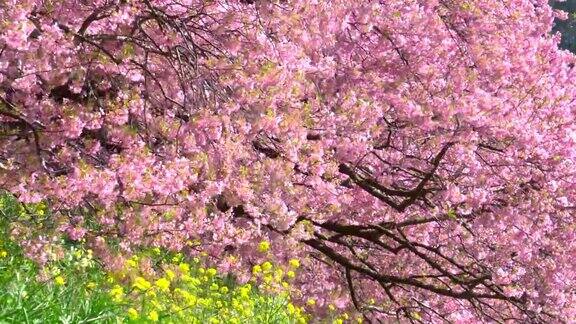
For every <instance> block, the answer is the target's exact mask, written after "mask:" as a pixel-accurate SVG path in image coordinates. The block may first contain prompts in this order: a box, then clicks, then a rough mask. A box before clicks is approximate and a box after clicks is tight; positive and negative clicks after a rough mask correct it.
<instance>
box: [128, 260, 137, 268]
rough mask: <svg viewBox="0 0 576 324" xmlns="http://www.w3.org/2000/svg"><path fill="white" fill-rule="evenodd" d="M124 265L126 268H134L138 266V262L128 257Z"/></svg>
mask: <svg viewBox="0 0 576 324" xmlns="http://www.w3.org/2000/svg"><path fill="white" fill-rule="evenodd" d="M126 266H127V267H128V268H136V267H137V266H138V262H136V261H134V260H132V259H129V260H126Z"/></svg>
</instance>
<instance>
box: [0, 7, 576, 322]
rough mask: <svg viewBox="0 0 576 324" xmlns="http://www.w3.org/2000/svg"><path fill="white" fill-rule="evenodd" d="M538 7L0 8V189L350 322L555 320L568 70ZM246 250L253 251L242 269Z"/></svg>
mask: <svg viewBox="0 0 576 324" xmlns="http://www.w3.org/2000/svg"><path fill="white" fill-rule="evenodd" d="M558 15H561V14H560V13H558V12H555V11H553V10H552V8H551V7H550V6H549V4H548V1H546V0H502V1H494V0H475V1H462V0H390V1H343V0H334V1H323V0H317V1H309V0H305V1H304V0H283V1H268V0H253V1H242V0H241V1H235V0H213V1H203V0H142V1H131V0H95V1H73V0H58V1H40V0H25V1H22V0H8V1H2V2H0V24H1V26H2V28H0V162H1V164H0V167H1V171H0V187H2V188H4V189H7V190H8V191H10V192H12V193H13V194H15V195H16V196H17V197H18V199H19V200H20V201H22V202H24V203H32V204H33V203H40V202H41V201H43V202H44V203H46V204H48V205H49V207H50V209H51V210H52V213H50V214H46V215H38V216H37V217H33V218H30V219H22V220H21V221H20V222H17V223H15V224H13V235H15V236H16V237H18V238H19V239H20V240H21V242H22V245H23V246H24V247H25V249H26V251H27V252H28V254H29V255H31V256H34V257H35V258H36V259H37V260H38V261H39V262H43V261H46V260H47V259H48V258H50V257H51V255H50V253H49V251H50V250H49V246H50V245H51V244H53V241H52V237H53V236H56V235H59V234H61V233H63V234H65V235H67V236H68V238H69V239H70V240H85V241H86V242H87V244H90V245H91V246H92V247H93V249H94V253H95V257H97V258H99V260H101V261H102V262H103V263H104V264H106V265H107V266H108V267H110V268H111V269H113V268H114V267H117V266H118V265H119V264H121V262H122V261H123V259H122V254H123V253H127V252H129V251H131V250H132V249H135V248H137V247H139V246H152V247H153V246H162V247H166V248H169V249H172V250H179V251H183V252H184V253H187V254H189V255H195V254H199V253H207V254H208V255H209V256H210V258H211V260H212V262H213V263H214V266H217V267H218V269H219V270H220V271H225V272H227V271H230V272H232V273H234V274H235V275H236V276H238V278H239V280H241V281H242V280H247V278H248V274H249V273H250V271H251V268H252V266H253V265H254V264H258V263H261V262H262V260H264V259H270V258H272V260H273V261H274V262H276V263H286V262H288V260H291V259H298V260H301V261H300V263H301V269H304V270H306V271H302V275H301V276H299V277H297V278H295V279H294V282H293V291H292V292H291V296H292V298H293V299H294V300H300V301H302V302H305V301H306V300H309V299H312V300H314V301H315V302H314V303H311V304H312V305H311V308H312V310H313V311H314V312H315V314H317V315H318V316H322V314H323V312H325V311H326V310H327V308H328V307H329V305H334V306H335V307H337V308H340V309H356V310H357V311H358V312H360V313H362V314H363V316H365V319H366V320H368V321H374V320H384V321H385V320H392V319H396V318H404V319H408V320H411V321H424V322H430V321H432V322H441V321H456V322H475V321H486V322H504V321H511V320H515V321H523V322H524V321H533V322H548V321H574V320H576V296H575V287H576V286H575V280H576V269H575V267H576V263H574V257H575V256H576V242H575V241H576V236H575V231H574V226H575V219H574V210H575V208H576V205H575V202H574V198H575V189H576V188H575V185H574V184H575V180H576V179H575V175H576V174H575V173H574V165H575V162H576V143H575V141H576V125H575V123H574V117H575V114H574V112H575V109H576V105H575V103H574V95H575V87H574V84H575V81H576V75H575V71H574V69H573V67H574V64H575V63H576V59H575V57H574V56H573V55H572V54H571V53H569V52H567V51H562V50H559V48H558V44H559V42H560V37H559V36H558V35H554V34H552V33H551V31H552V26H553V20H554V18H555V17H556V16H558ZM262 246H264V247H265V248H262Z"/></svg>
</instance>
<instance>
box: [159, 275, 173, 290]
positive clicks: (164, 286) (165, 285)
mask: <svg viewBox="0 0 576 324" xmlns="http://www.w3.org/2000/svg"><path fill="white" fill-rule="evenodd" d="M156 286H157V287H158V288H160V290H162V291H167V290H169V289H170V281H168V279H166V278H160V279H158V280H156Z"/></svg>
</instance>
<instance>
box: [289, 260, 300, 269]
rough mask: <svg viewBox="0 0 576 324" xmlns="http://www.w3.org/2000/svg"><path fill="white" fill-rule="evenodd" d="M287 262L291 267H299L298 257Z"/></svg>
mask: <svg viewBox="0 0 576 324" xmlns="http://www.w3.org/2000/svg"><path fill="white" fill-rule="evenodd" d="M288 264H289V265H290V267H291V268H293V269H298V268H299V267H300V261H299V260H298V259H290V261H288Z"/></svg>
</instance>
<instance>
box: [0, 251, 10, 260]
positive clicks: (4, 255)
mask: <svg viewBox="0 0 576 324" xmlns="http://www.w3.org/2000/svg"><path fill="white" fill-rule="evenodd" d="M7 256H8V252H6V251H4V250H1V251H0V259H2V258H5V257H7Z"/></svg>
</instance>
